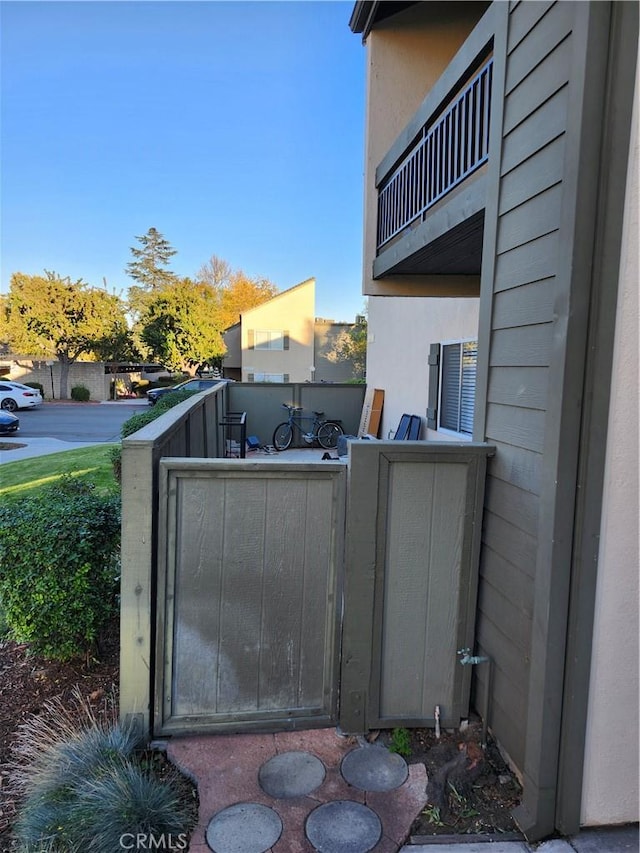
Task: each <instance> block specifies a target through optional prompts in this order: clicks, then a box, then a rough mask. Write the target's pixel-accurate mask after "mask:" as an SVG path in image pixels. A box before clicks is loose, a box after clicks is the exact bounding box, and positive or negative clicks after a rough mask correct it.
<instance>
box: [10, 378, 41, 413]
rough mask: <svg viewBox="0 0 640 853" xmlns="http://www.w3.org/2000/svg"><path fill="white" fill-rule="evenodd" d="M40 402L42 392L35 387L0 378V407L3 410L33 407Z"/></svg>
mask: <svg viewBox="0 0 640 853" xmlns="http://www.w3.org/2000/svg"><path fill="white" fill-rule="evenodd" d="M40 403H42V394H41V393H40V392H39V391H38V389H37V388H30V387H29V386H28V385H23V384H22V383H21V382H9V381H7V380H4V379H3V380H0V408H1V409H4V410H5V412H15V411H16V409H33V408H35V406H39V405H40Z"/></svg>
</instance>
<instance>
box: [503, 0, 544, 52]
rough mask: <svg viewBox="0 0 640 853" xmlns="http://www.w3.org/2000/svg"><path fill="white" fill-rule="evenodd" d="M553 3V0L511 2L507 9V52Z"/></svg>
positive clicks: (513, 47)
mask: <svg viewBox="0 0 640 853" xmlns="http://www.w3.org/2000/svg"><path fill="white" fill-rule="evenodd" d="M554 3H555V0H538V2H536V3H529V2H527V0H525V2H518V3H513V2H512V3H511V5H510V9H509V39H508V51H509V53H512V52H513V50H514V49H515V48H516V47H517V46H518V45H519V44H520V42H521V41H522V39H523V38H525V36H526V35H527V34H528V33H529V32H530V31H531V30H532V29H533V27H534V26H535V25H536V23H537V22H538V21H539V20H540V18H542V16H543V15H546V13H547V12H548V11H549V9H550V8H551V7H552V6H553V5H554Z"/></svg>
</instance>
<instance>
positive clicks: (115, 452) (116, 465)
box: [109, 444, 122, 483]
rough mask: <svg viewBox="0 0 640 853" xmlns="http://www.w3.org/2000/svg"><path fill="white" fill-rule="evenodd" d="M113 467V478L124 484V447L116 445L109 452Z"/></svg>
mask: <svg viewBox="0 0 640 853" xmlns="http://www.w3.org/2000/svg"><path fill="white" fill-rule="evenodd" d="M109 456H110V458H111V465H112V466H113V476H114V477H115V479H116V482H118V483H122V445H121V444H116V445H115V446H114V447H112V448H111V450H110V451H109Z"/></svg>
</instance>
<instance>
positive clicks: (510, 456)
mask: <svg viewBox="0 0 640 853" xmlns="http://www.w3.org/2000/svg"><path fill="white" fill-rule="evenodd" d="M494 444H495V446H496V455H495V457H494V458H493V459H492V460H491V476H492V477H497V478H498V479H499V480H505V482H508V483H513V485H514V486H519V487H520V488H521V489H526V490H527V491H528V492H532V493H533V494H534V495H539V494H540V488H541V482H540V476H541V469H542V456H541V455H540V453H535V452H534V451H532V450H526V449H525V448H524V447H514V446H513V445H512V444H504V442H499V441H495V440H494Z"/></svg>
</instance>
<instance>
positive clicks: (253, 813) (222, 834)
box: [207, 803, 282, 853]
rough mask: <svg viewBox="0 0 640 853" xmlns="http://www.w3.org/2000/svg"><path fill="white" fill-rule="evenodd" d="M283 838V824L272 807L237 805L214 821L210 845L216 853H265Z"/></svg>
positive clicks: (209, 831) (255, 804) (211, 826)
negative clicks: (281, 836)
mask: <svg viewBox="0 0 640 853" xmlns="http://www.w3.org/2000/svg"><path fill="white" fill-rule="evenodd" d="M281 834H282V821H281V820H280V818H279V816H278V815H277V814H276V813H275V812H274V810H273V809H270V808H269V807H268V806H263V805H261V804H260V803H236V804H235V805H234V806H229V808H226V809H223V810H222V811H221V812H218V814H217V815H214V817H212V818H211V820H210V821H209V826H208V827H207V844H208V845H209V847H210V848H211V849H212V850H213V851H214V853H265V851H266V850H268V849H269V848H270V847H273V845H274V844H275V843H276V841H277V840H278V839H279V838H280V835H281Z"/></svg>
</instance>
